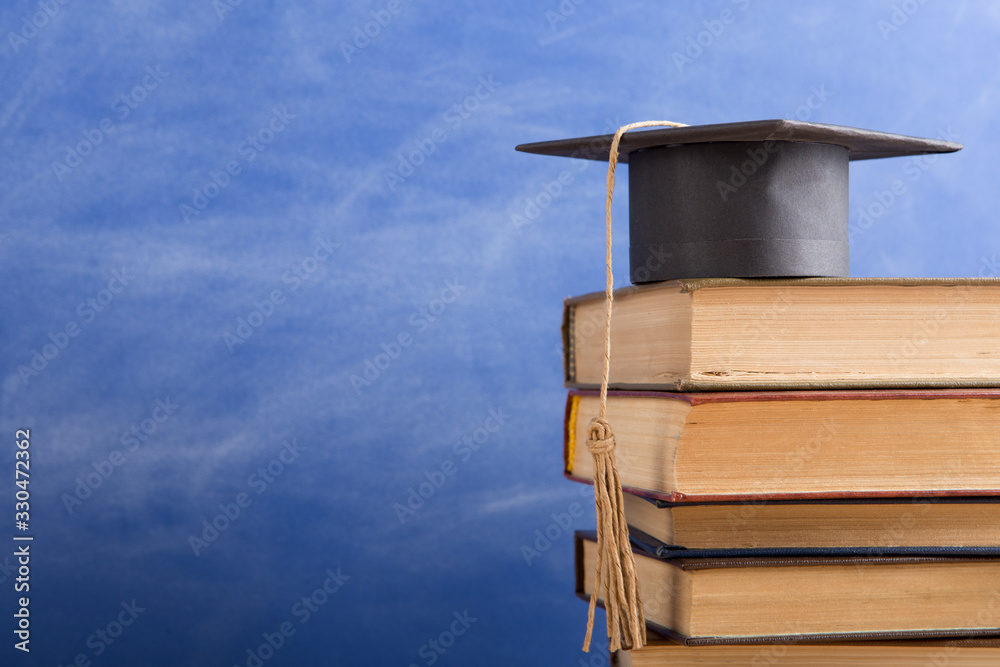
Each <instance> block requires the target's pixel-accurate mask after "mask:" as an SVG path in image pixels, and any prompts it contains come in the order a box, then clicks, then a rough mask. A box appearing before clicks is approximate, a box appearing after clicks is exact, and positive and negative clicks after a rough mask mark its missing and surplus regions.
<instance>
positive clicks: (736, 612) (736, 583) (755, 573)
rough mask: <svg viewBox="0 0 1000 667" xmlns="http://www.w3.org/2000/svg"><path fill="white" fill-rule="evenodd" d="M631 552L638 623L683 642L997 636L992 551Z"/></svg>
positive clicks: (583, 568)
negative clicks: (829, 554) (641, 619)
mask: <svg viewBox="0 0 1000 667" xmlns="http://www.w3.org/2000/svg"><path fill="white" fill-rule="evenodd" d="M575 539H576V592H577V594H578V595H579V596H580V597H582V598H585V599H589V597H590V593H591V591H592V586H593V579H594V568H595V567H596V558H597V544H596V541H595V535H594V534H593V533H590V532H578V533H576V537H575ZM635 553H636V558H635V566H636V574H637V577H638V581H639V590H640V593H641V595H642V601H643V607H644V609H645V614H646V622H647V623H648V624H650V625H651V626H652V627H654V628H655V629H657V630H658V631H660V632H662V633H665V634H668V635H670V636H671V637H673V638H674V639H677V640H678V641H681V642H683V643H684V644H686V645H689V646H696V645H702V644H746V643H775V642H799V641H831V642H835V641H861V640H870V639H902V638H938V639H942V638H950V637H974V636H979V635H984V636H991V635H992V636H995V635H998V634H1000V558H997V557H952V558H941V557H918V556H909V557H902V556H900V557H893V558H867V557H856V558H826V557H810V556H802V557H796V558H670V559H659V558H655V557H652V556H649V555H647V554H645V553H643V552H642V551H641V550H636V551H635ZM603 593H604V591H602V594H603Z"/></svg>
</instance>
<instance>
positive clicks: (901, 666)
mask: <svg viewBox="0 0 1000 667" xmlns="http://www.w3.org/2000/svg"><path fill="white" fill-rule="evenodd" d="M611 664H612V665H614V666H615V667H695V666H696V665H755V666H757V665H759V666H761V667H763V666H765V665H766V666H768V667H770V666H771V665H775V666H788V667H791V666H792V665H794V666H795V667H801V666H802V665H809V666H810V667H841V665H846V666H848V667H861V666H862V665H864V666H866V667H912V666H913V665H917V666H918V667H996V665H1000V639H996V638H987V639H952V640H915V639H910V640H903V641H892V642H888V641H879V642H875V641H873V642H855V643H841V644H806V643H800V644H764V645H761V644H748V645H736V646H734V645H712V646H685V645H684V644H682V643H680V642H676V641H673V640H671V639H669V638H658V637H656V638H654V637H651V638H650V642H649V643H648V644H647V645H646V646H643V647H642V648H639V649H634V650H632V651H615V652H614V653H613V654H612V656H611Z"/></svg>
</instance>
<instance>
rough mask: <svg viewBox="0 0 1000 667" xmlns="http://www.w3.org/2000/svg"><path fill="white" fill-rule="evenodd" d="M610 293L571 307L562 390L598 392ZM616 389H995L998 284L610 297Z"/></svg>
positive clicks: (727, 284)
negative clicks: (568, 388) (588, 389)
mask: <svg viewBox="0 0 1000 667" xmlns="http://www.w3.org/2000/svg"><path fill="white" fill-rule="evenodd" d="M604 307H605V306H604V295H603V293H597V294H589V295H586V296H581V297H577V298H572V299H568V300H567V301H566V303H565V312H564V317H563V349H564V357H565V359H564V361H565V379H566V384H567V386H569V387H573V388H595V387H598V386H600V383H601V376H602V368H603V358H604V317H605V315H604ZM612 312H613V316H612V334H611V370H610V385H611V386H612V387H615V388H623V389H668V390H674V391H726V390H754V389H807V388H813V389H826V388H881V387H913V388H921V387H956V386H963V387H996V386H1000V279H993V278H978V279H977V278H965V279H962V278H955V279H907V278H893V279H885V278H853V279H852V278H805V279H795V280H737V279H715V280H688V281H670V282H664V283H657V284H654V285H643V286H633V287H626V288H623V289H620V290H618V291H616V292H615V304H614V309H613V311H612Z"/></svg>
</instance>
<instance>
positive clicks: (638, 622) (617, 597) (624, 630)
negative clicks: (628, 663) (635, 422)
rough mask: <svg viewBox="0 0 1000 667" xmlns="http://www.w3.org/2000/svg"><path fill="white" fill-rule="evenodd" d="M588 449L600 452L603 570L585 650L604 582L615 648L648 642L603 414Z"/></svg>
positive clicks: (597, 489) (597, 478)
mask: <svg viewBox="0 0 1000 667" xmlns="http://www.w3.org/2000/svg"><path fill="white" fill-rule="evenodd" d="M587 449H589V450H590V453H591V454H593V456H594V502H595V503H596V505H597V573H596V580H595V581H594V590H593V593H591V595H590V609H589V611H588V617H587V636H586V638H585V639H584V640H583V650H584V651H589V650H590V637H591V633H592V631H593V629H594V607H595V606H596V604H597V596H598V594H599V593H600V591H601V589H602V588H603V589H604V590H605V591H606V592H605V595H604V607H605V609H606V610H607V616H608V641H609V642H610V650H612V651H618V650H623V651H628V650H631V649H633V648H640V647H642V646H645V645H646V623H645V614H644V613H643V608H642V597H641V596H640V595H639V582H638V580H637V578H636V574H635V559H634V558H633V557H632V547H631V545H630V543H629V539H628V525H627V524H626V523H625V509H624V506H623V502H624V501H623V499H622V484H621V480H620V479H619V478H618V469H617V467H616V466H615V436H614V433H612V432H611V425H610V424H608V422H607V421H605V420H604V419H601V418H600V417H597V418H595V419H594V420H593V421H591V422H590V431H589V434H588V438H587Z"/></svg>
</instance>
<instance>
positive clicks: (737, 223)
mask: <svg viewBox="0 0 1000 667" xmlns="http://www.w3.org/2000/svg"><path fill="white" fill-rule="evenodd" d="M612 137H613V135H610V134H608V135H603V136H596V137H583V138H579V139H563V140H559V141H542V142H538V143H533V144H522V145H520V146H518V147H517V150H519V151H524V152H526V153H538V154H541V155H558V156H563V157H577V158H584V159H588V160H602V161H604V162H607V161H608V154H609V152H610V150H611V140H612ZM961 148H962V145H961V144H957V143H954V142H951V141H939V140H935V139H920V138H917V137H907V136H903V135H899V134H888V133H886V132H874V131H871V130H860V129H856V128H851V127H841V126H838V125H820V124H818V123H805V122H801V121H794V120H759V121H751V122H743V123H721V124H717V125H697V126H687V127H677V128H664V129H658V130H646V131H633V132H629V133H626V134H625V135H624V136H622V139H621V143H620V144H619V147H618V153H619V158H618V161H619V162H627V163H628V164H629V235H630V237H631V238H630V247H629V257H630V264H631V277H632V282H633V283H643V282H653V281H657V280H672V279H674V278H776V277H807V276H847V275H849V273H850V268H849V261H848V260H849V249H848V235H847V221H848V201H847V199H848V196H847V182H848V174H847V172H848V162H849V161H850V160H869V159H873V158H882V157H900V156H904V155H920V154H925V153H951V152H953V151H957V150H960V149H961Z"/></svg>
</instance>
